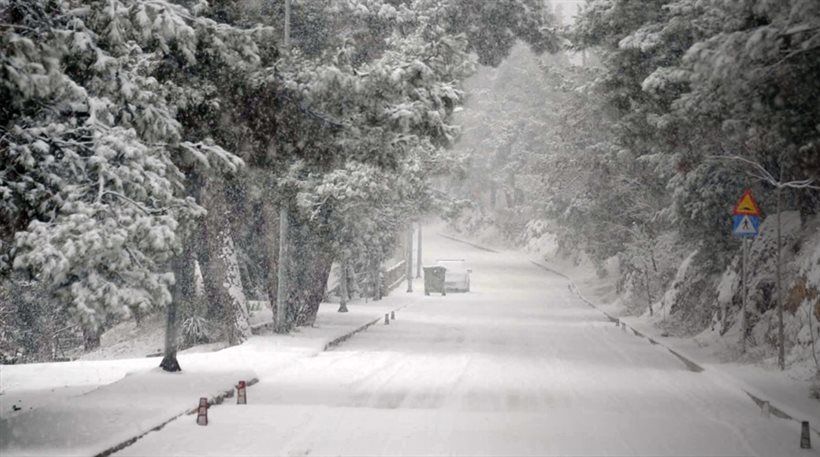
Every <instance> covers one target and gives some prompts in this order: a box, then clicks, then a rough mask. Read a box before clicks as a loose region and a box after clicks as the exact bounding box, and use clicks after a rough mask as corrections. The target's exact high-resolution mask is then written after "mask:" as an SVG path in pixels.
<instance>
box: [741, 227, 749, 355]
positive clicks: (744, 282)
mask: <svg viewBox="0 0 820 457" xmlns="http://www.w3.org/2000/svg"><path fill="white" fill-rule="evenodd" d="M741 243H742V244H741V254H740V256H741V257H740V284H741V288H742V289H741V292H740V293H741V295H740V302H741V308H740V350H741V352H743V353H746V334H747V332H748V331H749V319H748V318H747V317H746V307H747V304H746V300H747V296H748V288H749V284H748V277H747V272H746V271H747V267H746V262H748V261H749V260H748V257H749V253H748V250H749V242H748V240H747V239H746V238H743V240H741Z"/></svg>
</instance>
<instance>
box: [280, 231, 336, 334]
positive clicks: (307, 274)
mask: <svg viewBox="0 0 820 457" xmlns="http://www.w3.org/2000/svg"><path fill="white" fill-rule="evenodd" d="M288 238H289V242H288V245H289V250H291V252H292V254H291V255H292V258H293V259H299V261H298V262H290V263H289V265H288V268H287V272H288V281H289V285H288V290H287V297H288V308H287V316H288V324H289V327H291V328H292V327H293V326H303V325H313V323H314V322H315V321H316V314H317V313H318V312H319V305H320V304H321V303H322V300H323V299H324V298H325V292H326V291H327V278H328V277H329V276H330V267H331V266H332V264H333V257H332V256H331V255H330V254H329V249H327V248H326V243H325V242H324V240H323V239H322V238H321V235H320V234H317V233H315V232H314V230H313V227H312V226H311V225H310V224H309V223H307V222H300V223H294V224H291V225H290V229H289V235H288Z"/></svg>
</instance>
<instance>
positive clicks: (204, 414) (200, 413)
mask: <svg viewBox="0 0 820 457" xmlns="http://www.w3.org/2000/svg"><path fill="white" fill-rule="evenodd" d="M196 423H197V424H198V425H208V399H207V398H205V397H201V398H200V399H199V407H198V408H197V411H196Z"/></svg>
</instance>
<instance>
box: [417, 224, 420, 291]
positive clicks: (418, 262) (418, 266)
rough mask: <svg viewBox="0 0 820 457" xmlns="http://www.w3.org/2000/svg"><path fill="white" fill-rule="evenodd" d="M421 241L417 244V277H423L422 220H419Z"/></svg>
mask: <svg viewBox="0 0 820 457" xmlns="http://www.w3.org/2000/svg"><path fill="white" fill-rule="evenodd" d="M418 238H419V241H418V245H417V246H416V277H417V278H421V222H419V236H418Z"/></svg>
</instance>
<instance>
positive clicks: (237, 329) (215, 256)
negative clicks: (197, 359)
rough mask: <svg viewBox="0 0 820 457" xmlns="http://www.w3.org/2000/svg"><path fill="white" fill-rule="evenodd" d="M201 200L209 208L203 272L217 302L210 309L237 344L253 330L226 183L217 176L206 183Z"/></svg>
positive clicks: (212, 298)
mask: <svg viewBox="0 0 820 457" xmlns="http://www.w3.org/2000/svg"><path fill="white" fill-rule="evenodd" d="M202 200H203V202H202V203H203V206H205V208H206V209H207V210H208V215H207V216H206V218H205V243H206V250H207V253H208V259H207V265H205V268H204V271H203V273H204V276H205V290H206V292H207V296H208V298H209V299H210V301H211V303H212V305H214V306H212V307H211V309H213V310H214V311H217V312H218V314H219V318H220V319H221V320H222V322H223V325H224V327H223V329H224V333H225V338H226V340H227V341H228V343H229V344H231V345H235V344H239V343H241V342H243V341H245V340H246V339H247V338H248V337H249V336H250V335H251V331H250V323H249V320H248V308H247V301H246V300H245V292H244V290H243V288H242V278H241V276H240V273H239V264H238V262H237V258H236V249H235V247H234V244H233V238H232V237H231V233H230V229H229V227H230V223H229V221H228V220H227V219H226V214H227V211H226V209H227V202H226V200H225V192H224V183H223V182H222V181H220V180H217V179H211V180H210V181H208V182H206V185H205V188H204V189H203V199H202Z"/></svg>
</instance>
